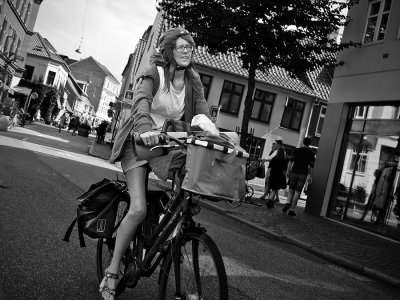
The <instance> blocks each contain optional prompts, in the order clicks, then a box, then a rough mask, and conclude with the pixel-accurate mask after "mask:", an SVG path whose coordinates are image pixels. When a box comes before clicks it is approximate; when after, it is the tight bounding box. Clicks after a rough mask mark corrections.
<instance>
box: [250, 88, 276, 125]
mask: <svg viewBox="0 0 400 300" xmlns="http://www.w3.org/2000/svg"><path fill="white" fill-rule="evenodd" d="M275 96H276V95H275V94H273V93H270V92H266V91H262V90H259V89H256V92H255V94H254V99H253V109H252V112H251V117H250V118H251V119H252V120H256V121H260V122H263V123H269V121H270V118H271V114H272V107H273V106H274V102H275Z"/></svg>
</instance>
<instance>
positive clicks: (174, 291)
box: [97, 136, 229, 300]
mask: <svg viewBox="0 0 400 300" xmlns="http://www.w3.org/2000/svg"><path fill="white" fill-rule="evenodd" d="M167 140H170V141H173V142H175V143H176V144H175V145H172V144H171V143H169V144H168V145H163V147H164V148H168V147H171V148H173V147H182V148H186V143H185V141H182V140H179V139H175V138H173V137H171V136H167ZM156 147H158V146H156ZM150 171H151V170H150V168H148V172H147V174H148V175H149V174H150ZM184 171H185V165H184V164H183V165H182V166H180V167H179V168H178V170H177V171H176V172H174V176H173V178H177V179H175V180H172V185H171V187H170V189H169V190H167V191H161V192H160V191H159V192H157V191H151V190H149V189H148V183H149V181H151V179H149V176H147V177H146V198H147V206H148V208H147V215H146V218H145V220H144V221H143V223H142V224H141V225H140V226H139V228H138V230H136V233H135V235H134V236H133V238H132V241H131V243H130V245H129V247H128V248H127V249H126V251H125V253H124V255H123V258H122V260H121V266H120V272H121V274H120V276H122V278H121V280H120V282H119V283H118V286H117V289H116V295H119V294H121V293H122V292H123V291H124V290H125V289H126V288H134V287H135V286H136V285H137V284H138V281H139V279H140V278H141V277H149V276H151V275H152V274H153V273H154V272H155V271H156V270H157V268H158V267H160V268H159V271H158V272H159V273H158V282H159V288H158V299H222V300H224V299H228V298H229V295H228V282H227V276H226V271H225V266H224V262H223V259H222V256H221V253H220V251H219V250H218V247H217V245H216V244H215V242H214V241H213V240H212V238H211V237H210V236H209V235H208V234H207V232H206V229H205V228H204V227H203V226H201V225H200V224H199V223H196V222H195V221H194V220H193V216H195V215H198V214H199V213H200V211H201V208H200V206H199V203H198V201H199V199H200V198H201V196H199V195H196V194H194V193H189V192H186V191H184V190H183V189H181V183H182V180H183V177H184ZM120 183H121V184H122V185H124V187H125V192H124V193H123V196H122V197H121V198H120V203H119V207H118V214H117V219H116V224H117V226H118V225H119V223H120V221H121V220H122V218H123V217H124V216H125V214H126V213H127V212H128V208H129V194H128V193H127V191H126V189H127V187H126V183H125V182H123V181H120ZM116 234H117V233H116V231H115V233H114V234H113V235H112V236H111V237H109V238H104V239H98V241H97V276H98V279H99V282H100V281H101V280H102V278H103V276H104V271H105V268H106V267H107V266H108V265H109V263H110V261H111V257H112V255H113V250H114V245H115V240H116Z"/></svg>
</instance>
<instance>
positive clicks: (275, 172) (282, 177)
mask: <svg viewBox="0 0 400 300" xmlns="http://www.w3.org/2000/svg"><path fill="white" fill-rule="evenodd" d="M286 168H287V163H286V160H285V149H284V148H283V143H282V141H281V140H278V141H276V155H275V156H274V157H273V158H272V159H271V161H270V163H269V165H268V172H267V174H268V176H269V183H268V188H269V189H270V190H271V192H270V194H269V199H267V203H266V205H267V207H268V208H273V207H274V202H276V201H279V190H280V189H285V188H286Z"/></svg>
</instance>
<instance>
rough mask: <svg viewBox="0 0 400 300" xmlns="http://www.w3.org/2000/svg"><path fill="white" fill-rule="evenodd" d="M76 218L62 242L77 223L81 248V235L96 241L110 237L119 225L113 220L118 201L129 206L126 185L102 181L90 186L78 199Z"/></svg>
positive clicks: (66, 239) (82, 241)
mask: <svg viewBox="0 0 400 300" xmlns="http://www.w3.org/2000/svg"><path fill="white" fill-rule="evenodd" d="M78 201H79V203H78V208H77V217H76V218H75V219H74V220H73V221H72V223H71V225H70V226H69V227H68V229H67V232H66V233H65V236H64V238H63V241H65V242H69V237H70V235H71V233H72V230H73V228H74V226H75V223H76V222H78V235H79V242H80V246H81V247H85V240H84V238H83V234H86V235H87V236H89V237H91V238H94V239H97V238H107V237H110V236H111V235H112V234H113V232H114V231H115V229H116V228H117V227H118V225H119V224H115V219H116V215H117V211H118V204H119V202H120V201H125V202H127V203H128V204H129V195H128V193H127V188H126V184H125V183H124V182H122V181H118V180H109V179H106V178H105V179H103V180H102V181H100V182H97V183H95V184H92V185H91V186H90V188H89V190H88V191H87V192H86V193H84V194H83V195H81V196H79V197H78Z"/></svg>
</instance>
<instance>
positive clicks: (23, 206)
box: [0, 125, 399, 300]
mask: <svg viewBox="0 0 400 300" xmlns="http://www.w3.org/2000/svg"><path fill="white" fill-rule="evenodd" d="M17 129H18V128H17ZM31 129H32V130H30V129H29V127H28V128H26V129H23V130H22V129H21V130H19V129H18V131H15V132H6V133H4V132H0V203H1V210H0V230H1V232H2V233H1V235H0V258H1V268H0V299H18V300H19V299H51V300H52V299H100V297H99V294H98V292H97V288H98V283H97V278H96V271H95V268H96V264H95V241H93V240H90V239H89V238H86V242H87V247H86V248H80V247H79V242H78V237H77V234H76V231H74V232H73V234H72V236H71V242H70V243H65V242H63V241H62V240H61V239H62V237H63V235H64V233H65V230H66V229H67V227H68V226H69V224H70V222H71V221H72V219H73V218H74V217H75V210H76V197H77V196H79V195H80V194H82V193H83V192H84V191H85V190H86V189H87V188H88V186H89V185H90V184H91V183H93V182H96V181H98V180H101V179H102V178H104V177H115V176H116V174H117V173H118V169H117V168H116V167H115V166H111V165H109V164H108V163H106V162H104V161H103V160H101V159H98V158H94V157H90V156H88V155H87V150H88V145H89V142H88V140H87V139H85V138H83V137H78V136H76V137H71V136H70V135H67V134H66V133H65V132H63V133H62V134H58V132H57V129H56V128H52V127H45V126H39V125H37V126H34V127H31ZM38 132H39V133H38ZM239 209H240V208H239ZM198 221H199V222H200V223H202V224H203V225H204V226H205V227H206V228H207V229H208V233H209V234H210V235H211V236H212V237H213V239H214V240H215V241H216V242H217V244H218V246H219V248H220V251H221V253H222V254H223V257H224V262H225V266H226V270H227V274H228V281H229V287H230V296H231V297H230V298H231V299H378V298H381V299H397V296H398V295H399V289H396V288H393V287H392V286H388V285H385V284H383V283H381V282H376V281H374V280H372V279H369V278H366V277H363V276H360V275H357V274H355V273H352V272H349V271H347V270H344V269H341V268H339V267H337V266H335V265H332V264H330V263H328V262H326V261H324V260H321V259H319V258H317V257H315V256H313V255H311V254H310V253H308V252H306V251H304V250H302V249H300V248H297V247H294V246H291V245H288V244H284V243H282V242H279V241H274V240H271V239H268V238H267V237H265V236H263V235H261V234H260V233H258V232H256V231H255V230H253V229H252V228H250V227H248V226H246V225H243V224H241V223H238V222H236V221H234V220H232V219H230V218H227V217H225V216H221V215H219V214H217V213H215V212H212V211H209V210H206V209H203V210H202V212H201V214H200V215H199V217H198ZM156 287H157V277H156V274H155V275H154V276H153V277H151V278H145V279H143V280H141V281H140V283H139V285H138V286H137V288H136V289H134V290H129V291H127V292H126V293H124V294H123V295H122V296H121V297H120V298H119V299H156V292H157V288H156Z"/></svg>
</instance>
